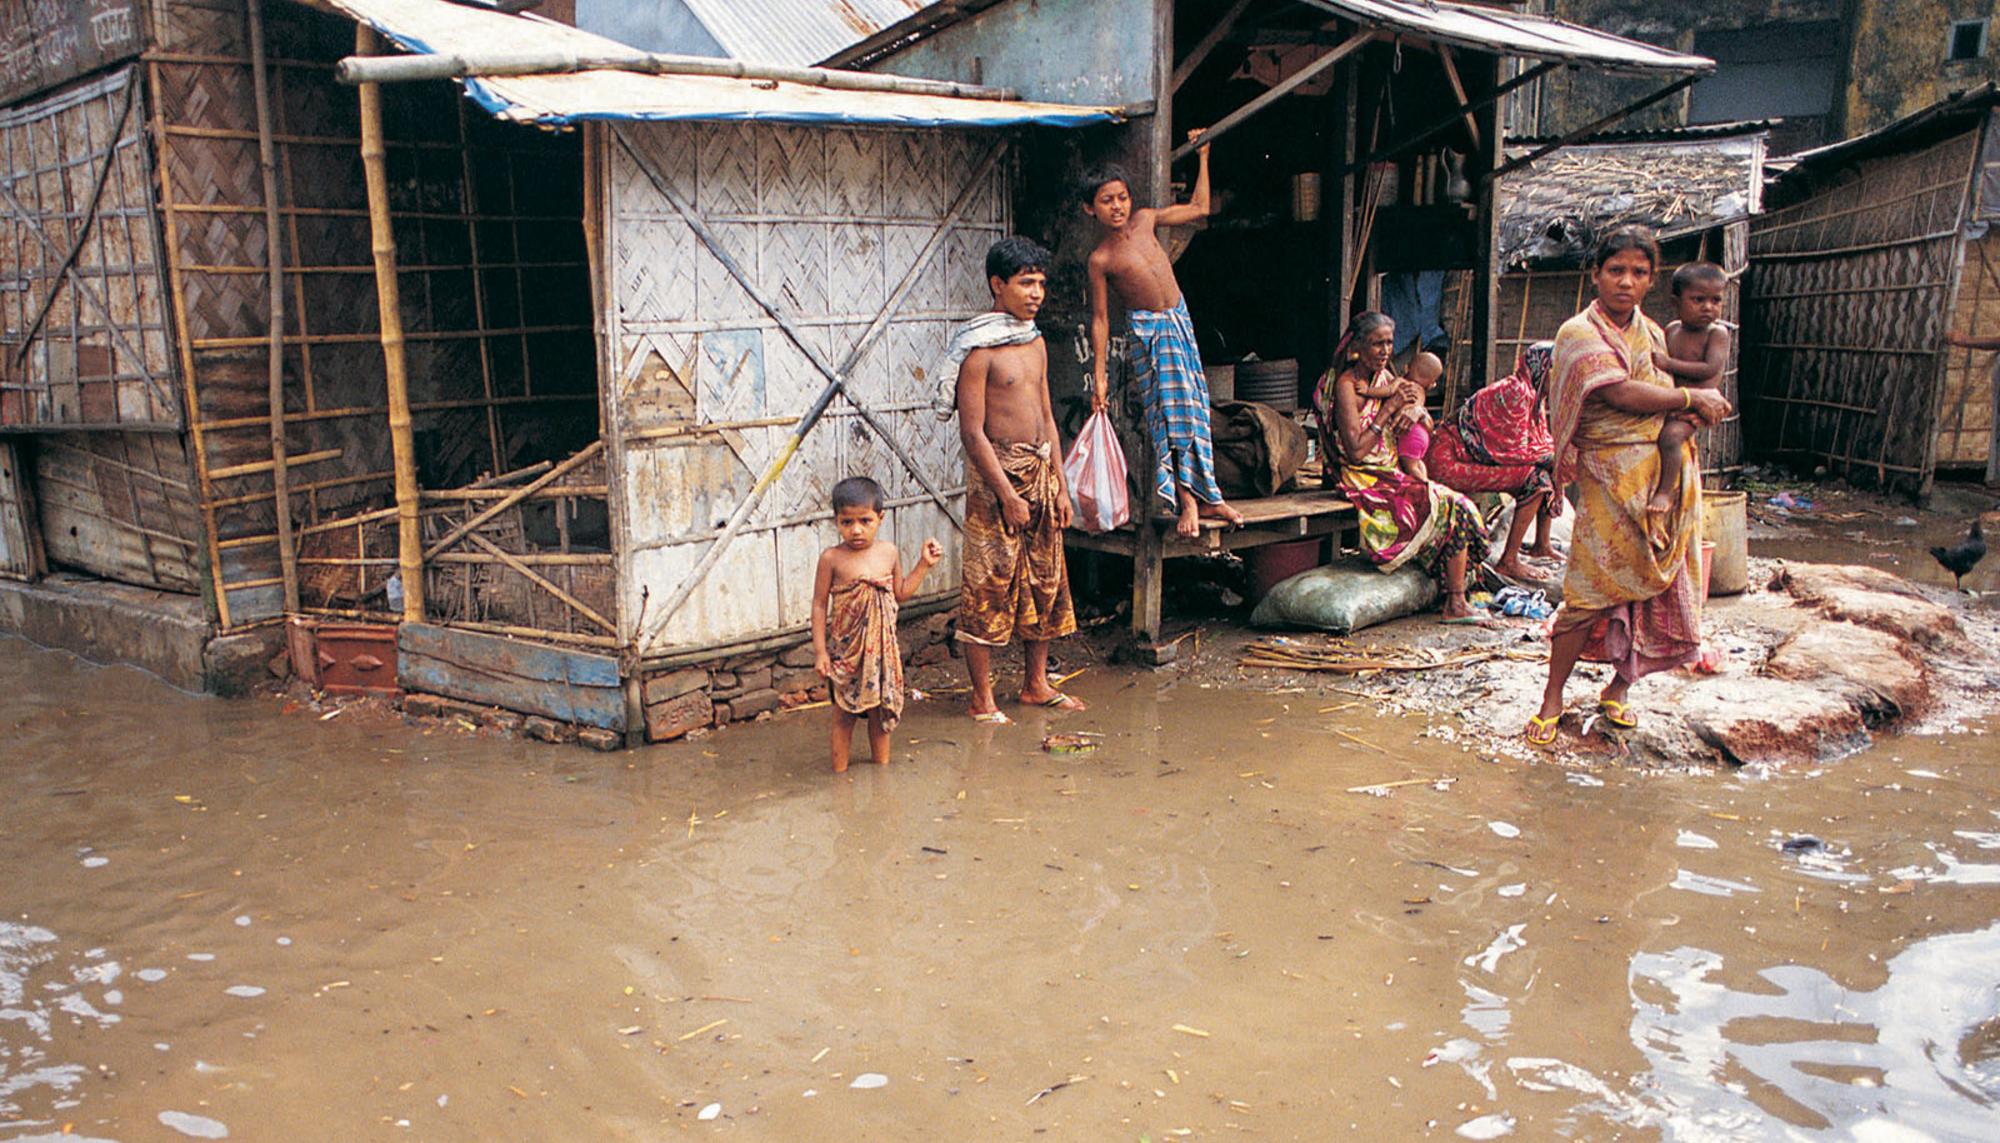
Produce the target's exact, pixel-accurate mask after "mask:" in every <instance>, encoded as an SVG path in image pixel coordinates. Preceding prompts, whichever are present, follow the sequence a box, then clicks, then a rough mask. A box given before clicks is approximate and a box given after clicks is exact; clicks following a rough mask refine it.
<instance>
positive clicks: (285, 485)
mask: <svg viewBox="0 0 2000 1143" xmlns="http://www.w3.org/2000/svg"><path fill="white" fill-rule="evenodd" d="M243 10H244V13H245V14H246V15H247V16H248V17H249V21H250V27H249V32H250V85H251V92H252V95H253V98H254V102H255V103H256V107H257V165H258V167H260V168H261V169H262V172H263V177H264V266H265V270H266V272H267V274H268V276H269V290H270V301H269V306H270V350H269V358H268V361H267V368H268V369H269V372H270V377H269V378H268V388H269V390H270V405H271V496H272V501H273V507H274V508H275V509H276V511H275V513H274V515H276V516H277V518H278V571H279V576H280V578H281V579H283V580H284V584H285V610H286V611H288V612H289V611H297V610H298V609H299V564H298V558H299V555H298V549H297V547H296V546H295V545H294V544H293V542H292V494H291V477H290V470H291V465H290V464H289V463H288V458H287V456H286V451H287V448H288V445H287V442H286V440H285V256H284V249H285V242H284V239H283V237H281V220H280V219H279V217H278V158H277V148H276V147H274V146H273V145H272V143H271V87H270V81H269V77H268V75H267V74H266V67H265V61H264V0H243ZM210 475H211V476H213V475H214V474H213V473H210Z"/></svg>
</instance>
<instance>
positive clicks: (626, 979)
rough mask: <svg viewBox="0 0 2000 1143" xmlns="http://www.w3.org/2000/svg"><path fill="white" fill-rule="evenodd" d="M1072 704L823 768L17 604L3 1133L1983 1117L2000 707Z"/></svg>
mask: <svg viewBox="0 0 2000 1143" xmlns="http://www.w3.org/2000/svg"><path fill="white" fill-rule="evenodd" d="M1521 669H1523V670H1531V671H1538V670H1540V669H1541V668H1540V667H1538V666H1536V665H1533V664H1524V665H1523V666H1522V668H1521ZM1245 685H1246V686H1251V687H1254V686H1255V685H1256V680H1255V679H1254V678H1253V679H1250V680H1247V682H1246V684H1245ZM1071 687H1072V688H1073V689H1074V690H1075V691H1076V692H1077V693H1078V694H1080V695H1081V696H1083V697H1084V698H1086V699H1088V700H1090V701H1091V702H1093V703H1094V704H1095V709H1093V710H1092V711H1091V712H1089V713H1088V714H1085V715H1082V716H1077V717H1071V718H1065V719H1062V720H1060V724H1059V726H1060V729H1064V730H1085V731H1093V732H1097V733H1100V734H1102V735H1103V737H1102V739H1101V742H1102V746H1101V748H1100V749H1098V750H1096V751H1095V752H1093V753H1088V754H1070V755H1051V754H1045V753H1043V752H1042V750H1041V749H1040V746H1041V736H1042V733H1043V731H1044V729H1045V728H1046V727H1048V726H1049V725H1052V724H1051V723H1050V722H1048V721H1045V720H1043V719H1042V718H1040V717H1037V716H1026V717H1024V718H1023V721H1022V722H1021V724H1019V725H1016V726H1013V727H1005V728H985V727H979V728H975V727H974V726H973V725H972V724H970V723H969V722H968V721H967V720H966V719H964V718H963V717H962V715H960V714H959V713H958V712H957V710H956V708H955V707H954V706H951V705H948V704H947V703H945V702H942V701H938V700H932V701H929V702H921V703H916V704H913V706H912V709H911V711H910V713H909V715H908V717H906V719H905V721H904V723H903V726H902V728H901V729H900V730H899V732H898V736H897V740H896V751H895V757H896V760H895V762H894V764H892V765H890V766H889V767H886V768H876V767H873V766H869V765H866V764H857V765H856V767H855V768H854V769H853V770H852V771H850V772H849V773H848V774H846V775H844V776H840V777H836V776H834V775H832V774H830V773H828V772H827V771H826V769H825V759H824V750H825V745H824V741H825V735H824V724H823V722H822V721H821V720H822V718H823V717H824V716H823V713H818V714H814V713H806V714H795V715H789V716H784V717H780V718H778V719H775V720H773V721H771V722H768V723H764V724H759V725H755V726H750V727H738V728H732V729H729V730H726V731H723V732H721V733H717V734H714V735H712V736H709V737H708V738H706V739H703V740H701V741H698V742H692V743H683V744H678V745H673V746H669V747H661V748H655V749H648V750H643V751H638V752H634V753H630V754H624V755H599V754H592V753H588V752H585V751H582V750H578V749H572V748H558V747H548V746H541V745H536V744H530V743H522V742H512V741H496V740H494V739H492V738H490V737H484V736H479V735H473V734H460V733H457V732H455V731H453V730H450V729H436V728H432V729H430V730H428V731H427V730H424V729H420V728H416V727H411V726H405V725H403V724H401V723H399V722H392V721H385V720H384V719H383V718H381V717H379V716H375V715H369V714H365V713H360V712H352V713H349V714H346V715H343V716H339V717H334V718H331V719H326V720H321V719H320V718H319V716H318V714H317V713H316V712H313V711H311V710H304V711H295V712H293V713H289V714H288V713H285V712H284V711H283V709H282V707H281V705H280V704H279V703H278V702H275V701H269V700H258V701H236V702H226V701H219V700H213V699H203V698H196V697H192V696H188V695H184V694H181V693H178V692H175V691H173V690H170V689H168V688H166V687H164V686H162V685H161V684H159V683H158V682H156V681H154V680H152V679H150V678H147V677H145V676H143V675H140V674H138V673H136V672H133V671H130V670H125V669H117V668H109V669H105V668H96V667H91V666H88V665H85V664H82V663H80V662H78V661H76V660H75V659H72V658H70V657H68V656H65V655H60V654H55V653H50V652H46V651H41V650H38V649H35V648H32V647H30V646H28V645H26V644H23V643H20V642H16V641H6V640H0V734H4V738H0V741H3V742H4V743H5V745H4V748H0V757H3V758H4V762H0V780H4V782H5V790H6V793H5V798H4V801H0V863H4V864H3V865H0V867H3V868H4V870H5V874H4V880H0V1140H5V1141H6V1143H17V1141H19V1140H40V1139H55V1138H63V1137H64V1136H62V1134H61V1133H63V1132H65V1131H68V1132H70V1133H71V1134H70V1135H69V1136H67V1138H70V1139H77V1138H81V1139H99V1140H120V1141H126V1143H136V1141H140V1140H174V1139H184V1138H190V1137H193V1138H222V1137H225V1136H224V1133H225V1132H226V1133H227V1135H226V1137H228V1138H232V1139H279V1138H310V1139H335V1138H361V1137H367V1138H396V1137H399V1135H400V1136H405V1137H409V1138H417V1139H426V1140H431V1139H437V1140H457V1139H464V1140H492V1139H594V1140H595V1139H634V1140H639V1139H647V1140H651V1139H660V1138H666V1137H675V1138H678V1137H682V1136H692V1137H701V1136H704V1135H709V1134H713V1135H716V1136H729V1137H737V1138H745V1139H868V1140H933V1139H1027V1138H1031V1137H1034V1136H1036V1135H1038V1134H1045V1136H1046V1137H1048V1138H1058V1139H1089V1140H1140V1139H1150V1140H1153V1141H1155V1143H1164V1141H1166V1140H1172V1139H1180V1138H1191V1139H1217V1138H1231V1137H1234V1136H1236V1135H1239V1134H1245V1135H1251V1136H1255V1137H1260V1138H1272V1139H1320V1138H1326V1137H1328V1136H1332V1135H1340V1134H1353V1135H1357V1136H1360V1137H1367V1138H1413V1137H1420V1136H1425V1135H1434V1136H1436V1137H1439V1138H1454V1137H1458V1136H1467V1137H1472V1138H1491V1137H1495V1136H1498V1135H1501V1134H1505V1133H1508V1132H1511V1133H1513V1134H1514V1135H1515V1136H1517V1137H1520V1138H1531V1139H1539V1138H1552V1137H1571V1138H1588V1139H1607V1138H1667V1139H1688V1140H1699V1139H1768V1138H1780V1137H1783V1138H1799V1139H1818V1138H1826V1139H1836V1138H1837V1139H1847V1138H1862V1139H1872V1140H1880V1139H1936V1140H1944V1139H1974V1138H1982V1137H1983V1138H1992V1137H1993V1135H1994V1131H1993V1127H1994V1124H1995V1123H1996V1122H2000V1110H1996V1106H1995V1105H1996V1102H2000V778H1997V777H1996V770H2000V767H1996V763H2000V751H1996V749H1995V746H1994V741H1993V738H1992V735H1991V733H1990V732H1991V731H1992V730H1994V729H1995V727H1992V726H1980V725H1974V726H1968V727H1964V728H1961V733H1959V734H1957V735H1955V736H1952V737H1906V738H1900V739H1889V740H1886V741H1885V743H1884V744H1883V745H1880V746H1878V747H1877V748H1875V749H1873V750H1871V751H1870V752H1868V753H1866V754H1864V755H1861V756H1858V757H1855V758H1851V759H1848V760H1846V761H1843V762H1840V763H1838V764H1837V765H1831V766H1827V767H1825V768H1821V769H1799V770H1789V771H1775V772H1758V773H1735V772H1726V771H1725V772H1712V773H1658V772H1650V773H1644V772H1638V771H1633V770H1625V769H1618V768H1602V769H1595V770H1575V769H1566V768H1564V767H1562V766H1559V765H1555V764H1548V763H1545V764H1516V763H1504V764H1502V763H1495V762H1491V761H1484V760H1482V758H1481V757H1480V756H1479V755H1476V754H1474V753H1470V752H1467V751H1464V750H1462V749H1461V748H1460V746H1459V745H1457V744H1455V743H1454V742H1452V741H1451V740H1450V736H1449V735H1448V734H1443V733H1439V734H1431V733H1428V731H1430V729H1431V728H1430V727H1428V726H1427V725H1426V723H1425V722H1424V721H1423V720H1421V719H1405V718H1390V717H1378V716H1377V715H1376V714H1375V713H1373V710H1372V708H1371V707H1369V706H1367V705H1365V704H1364V705H1350V704H1354V703H1355V702H1356V701H1357V700H1355V699H1353V698H1351V697H1348V696H1344V695H1342V694H1340V693H1338V692H1337V691H1328V692H1327V693H1324V694H1321V693H1292V694H1269V693H1262V692H1259V691H1256V690H1245V689H1241V688H1235V689H1221V688H1218V687H1213V686H1209V685H1204V684H1203V683H1201V682H1199V681H1195V680H1193V679H1184V678H1181V677H1179V676H1174V675H1171V674H1166V675H1148V674H1132V673H1122V672H1119V671H1117V670H1113V669H1109V668H1094V669H1092V670H1091V671H1089V672H1088V673H1086V674H1085V675H1083V676H1082V677H1080V678H1078V679H1076V680H1075V681H1074V682H1073V683H1072V684H1071ZM1327 708H1336V709H1327ZM1449 723H1450V719H1449V714H1448V712H1443V711H1440V712H1438V725H1439V727H1445V726H1448V725H1449ZM1410 779H1446V780H1447V781H1443V782H1439V783H1437V784H1436V785H1433V784H1430V783H1428V782H1421V781H1420V782H1416V783H1413V784H1406V785H1400V786H1393V787H1390V788H1389V789H1388V790H1387V791H1386V792H1384V793H1381V794H1380V795H1379V796H1378V795H1375V794H1369V793H1353V792H1350V787H1359V786H1367V785H1374V784H1381V783H1394V782H1403V781H1406V780H1410ZM1808 839H1809V840H1808ZM1787 842H1792V843H1793V848H1791V849H1787V848H1786V843H1787Z"/></svg>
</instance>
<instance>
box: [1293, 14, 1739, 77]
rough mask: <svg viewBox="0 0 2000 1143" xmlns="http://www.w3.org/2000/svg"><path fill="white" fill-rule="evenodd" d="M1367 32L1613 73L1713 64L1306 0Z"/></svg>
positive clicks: (1496, 23) (1596, 38)
mask: <svg viewBox="0 0 2000 1143" xmlns="http://www.w3.org/2000/svg"><path fill="white" fill-rule="evenodd" d="M1305 2H1306V3H1308V4H1311V5H1312V6H1313V7H1315V8H1323V9H1325V10H1326V11H1328V12H1332V13H1333V14H1334V15H1336V16H1341V17H1343V18H1345V19H1349V20H1352V21H1354V22H1355V23H1357V24H1361V25H1364V26H1367V27H1375V28H1382V29H1385V30H1390V31H1398V32H1408V33H1410V34H1411V35H1415V36H1420V37H1422V38H1423V39H1426V40H1435V41H1437V42H1439V43H1445V44H1450V45H1452V46H1453V47H1461V48H1467V49H1469V50H1472V51H1476V52H1491V53H1494V54H1497V55H1506V56H1518V57H1521V58H1523V59H1533V60H1560V61H1562V62H1564V63H1577V64H1584V63H1587V64H1593V65H1596V66H1598V67H1601V68H1608V69H1611V70H1615V71H1666V72H1690V71H1713V70H1715V61H1714V60H1711V59H1708V58H1706V57H1704V56H1686V55H1682V54H1680V53H1679V52H1670V51H1667V50H1666V49H1664V48H1656V47H1654V46H1653V45H1651V44H1642V43H1640V42H1639V41H1637V40H1628V39H1626V38H1624V37H1623V36H1614V35H1612V34H1611V33H1609V32H1600V31H1598V30H1597V29H1595V28H1587V27H1585V26H1583V25H1582V24H1572V23H1570V22H1569V21H1567V20H1557V19H1554V18H1553V17H1549V16H1533V15H1529V14H1528V13H1525V12H1510V11H1507V10H1505V9H1501V8H1487V7H1483V6H1480V5H1477V4H1450V3H1445V2H1444V0H1435V2H1433V0H1305Z"/></svg>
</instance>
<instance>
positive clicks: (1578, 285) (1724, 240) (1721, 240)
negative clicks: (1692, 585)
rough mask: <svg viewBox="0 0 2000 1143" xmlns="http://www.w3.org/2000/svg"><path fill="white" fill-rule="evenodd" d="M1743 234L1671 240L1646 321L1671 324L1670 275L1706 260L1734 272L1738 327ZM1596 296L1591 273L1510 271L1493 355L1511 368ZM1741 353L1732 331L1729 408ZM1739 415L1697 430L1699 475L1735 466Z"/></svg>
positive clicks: (1503, 282)
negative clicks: (1525, 350) (1526, 351)
mask: <svg viewBox="0 0 2000 1143" xmlns="http://www.w3.org/2000/svg"><path fill="white" fill-rule="evenodd" d="M1732 228H1733V229H1734V230H1735V233H1734V234H1733V235H1731V234H1730V233H1728V232H1729V231H1730V230H1731V229H1732ZM1744 230H1745V226H1744V224H1742V223H1735V224H1731V226H1729V227H1718V228H1716V229H1715V230H1713V231H1709V232H1707V233H1706V234H1704V235H1703V236H1701V237H1699V238H1694V239H1687V240H1682V241H1678V242H1676V243H1674V244H1672V245H1671V246H1669V247H1668V248H1667V249H1666V250H1665V251H1663V254H1664V255H1665V257H1664V260H1663V262H1662V264H1661V266H1660V273H1659V277H1658V278H1657V279H1656V283H1655V285H1654V287H1653V291H1652V292H1651V293H1650V294H1648V295H1647V296H1646V301H1645V305H1644V307H1643V308H1644V309H1645V311H1646V316H1648V317H1650V318H1652V319H1653V320H1654V321H1656V322H1659V323H1660V326H1661V327H1662V328H1665V326H1666V324H1667V323H1668V322H1670V321H1672V320H1674V296H1673V291H1672V290H1671V289H1669V288H1668V285H1667V283H1668V282H1669V281H1671V280H1672V278H1673V274H1674V271H1675V270H1678V269H1680V268H1681V266H1683V265H1685V264H1687V263H1688V262H1693V261H1710V262H1715V263H1717V264H1718V265H1720V266H1722V267H1723V269H1725V270H1728V271H1729V272H1730V273H1731V274H1733V275H1737V277H1734V278H1732V279H1731V281H1730V284H1729V288H1728V290H1727V291H1726V292H1725V293H1724V295H1723V301H1722V318H1723V320H1724V321H1726V322H1730V323H1732V324H1735V323H1738V322H1739V320H1740V319H1739V309H1740V294H1741V272H1742V269H1743V261H1744V252H1743V248H1744V243H1745V238H1744ZM1595 296H1596V295H1595V294H1594V293H1593V292H1592V288H1591V284H1590V274H1589V273H1588V272H1587V271H1585V270H1582V269H1555V270H1513V271H1510V272H1508V273H1506V274H1503V275H1501V277H1500V301H1499V319H1498V324H1499V335H1498V336H1497V337H1496V338H1495V339H1494V344H1495V345H1496V346H1497V347H1498V350H1497V352H1496V353H1495V354H1494V357H1495V358H1496V359H1497V360H1499V361H1501V362H1504V363H1505V367H1507V368H1511V367H1512V366H1513V363H1514V362H1515V360H1517V359H1518V358H1519V357H1520V354H1521V350H1523V349H1525V348H1527V347H1528V346H1530V345H1532V344H1534V343H1535V342H1537V341H1551V340H1553V339H1554V338H1555V336H1556V331H1557V330H1559V329H1561V328H1562V323H1564V322H1566V321H1568V320H1569V319H1570V318H1572V317H1574V316H1576V315H1577V314H1578V313H1580V312H1582V310H1583V307H1585V306H1587V305H1589V304H1590V301H1591V299H1592V298H1593V297H1595ZM1742 352H1743V336H1742V333H1741V331H1740V330H1739V331H1738V333H1737V336H1736V338H1735V340H1734V342H1733V343H1732V344H1731V346H1730V361H1729V367H1728V368H1727V369H1725V370H1724V371H1723V374H1722V382H1721V389H1722V395H1723V396H1725V397H1728V398H1729V401H1730V403H1731V404H1732V405H1734V404H1737V403H1738V397H1739V391H1740V386H1739V384H1738V380H1739V376H1738V375H1739V372H1740V365H1741V360H1742ZM1742 417H1743V412H1742V409H1741V408H1738V410H1737V411H1736V413H1735V414H1733V415H1732V416H1731V417H1730V418H1729V419H1728V420H1727V421H1724V422H1723V423H1722V424H1720V425H1717V426H1715V427H1714V428H1712V429H1703V430H1702V431H1701V433H1700V435H1699V441H1700V445H1701V467H1702V471H1703V472H1704V473H1707V474H1709V475H1712V476H1722V475H1727V474H1728V473H1731V472H1734V471H1736V470H1737V469H1739V468H1741V467H1742V464H1743V426H1742Z"/></svg>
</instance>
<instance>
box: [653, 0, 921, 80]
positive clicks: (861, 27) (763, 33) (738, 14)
mask: <svg viewBox="0 0 2000 1143" xmlns="http://www.w3.org/2000/svg"><path fill="white" fill-rule="evenodd" d="M681 3H683V4H685V5H687V7H688V10H689V11H690V12H693V13H694V17H695V19H697V20H700V21H701V22H702V26H703V27H706V28H707V29H708V31H709V34H710V35H712V36H714V37H715V41H716V42H717V43H719V44H721V45H722V48H723V50H724V51H726V52H728V53H729V54H730V55H731V56H732V57H734V58H736V59H739V60H749V61H752V62H756V63H781V64H794V65H805V64H812V63H818V62H819V61H820V60H823V59H825V58H827V57H828V56H830V55H833V54H834V53H836V52H839V51H841V50H842V49H844V48H846V47H848V46H849V45H852V44H857V43H859V42H861V41H862V40H865V39H867V38H868V37H870V36H872V35H874V34H875V33H877V32H880V31H881V30H882V29H884V28H886V27H888V26H890V25H891V24H895V23H898V22H900V21H903V20H907V19H909V18H910V17H911V16H913V15H915V14H916V13H917V11H918V10H919V9H921V8H923V6H924V0H681Z"/></svg>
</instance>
